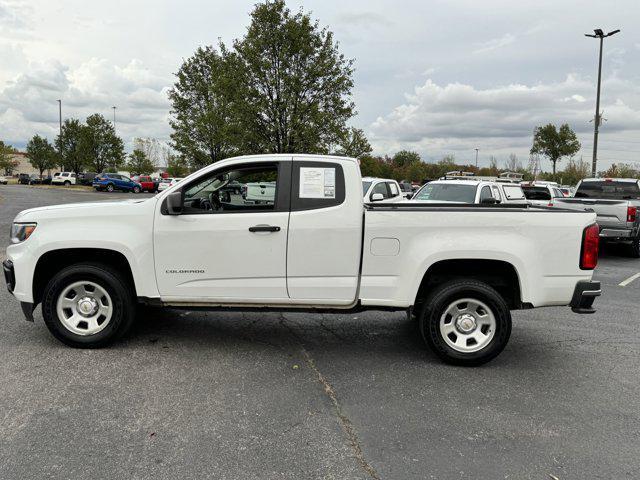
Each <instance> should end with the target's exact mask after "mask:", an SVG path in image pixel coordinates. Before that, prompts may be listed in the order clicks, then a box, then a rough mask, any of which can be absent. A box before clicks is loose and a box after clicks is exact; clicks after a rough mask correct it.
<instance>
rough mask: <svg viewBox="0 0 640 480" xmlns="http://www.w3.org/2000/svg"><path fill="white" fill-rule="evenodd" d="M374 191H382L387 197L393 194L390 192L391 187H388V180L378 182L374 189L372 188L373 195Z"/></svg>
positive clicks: (384, 196) (383, 196) (383, 195)
mask: <svg viewBox="0 0 640 480" xmlns="http://www.w3.org/2000/svg"><path fill="white" fill-rule="evenodd" d="M374 193H381V194H382V198H385V199H386V198H389V197H390V196H391V194H390V193H389V188H388V187H387V182H380V183H378V184H376V185H375V186H374V187H373V190H371V196H373V194H374Z"/></svg>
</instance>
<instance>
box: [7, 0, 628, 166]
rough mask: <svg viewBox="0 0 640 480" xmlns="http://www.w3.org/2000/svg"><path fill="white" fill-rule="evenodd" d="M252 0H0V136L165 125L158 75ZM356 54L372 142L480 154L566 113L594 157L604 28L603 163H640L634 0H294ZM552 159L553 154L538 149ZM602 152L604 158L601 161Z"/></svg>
mask: <svg viewBox="0 0 640 480" xmlns="http://www.w3.org/2000/svg"><path fill="white" fill-rule="evenodd" d="M254 3H255V0H254V1H241V0H234V1H226V2H221V1H212V0H208V1H206V0H181V1H180V2H173V1H161V0H156V1H136V0H130V1H120V0H111V1H109V2H103V1H95V0H82V1H80V0H59V1H55V2H52V1H50V0H30V1H18V0H0V140H4V141H5V142H9V143H10V144H12V145H14V146H17V147H19V148H23V147H24V145H25V144H26V142H27V141H28V139H29V138H31V137H32V136H33V135H34V134H36V133H37V134H40V135H44V136H46V137H48V138H49V139H53V138H54V137H55V135H56V134H57V131H58V103H57V99H61V100H62V114H63V118H68V117H76V118H81V119H84V118H86V116H88V115H90V114H92V113H101V114H103V115H105V116H106V117H107V118H110V119H112V118H113V113H114V112H113V109H112V107H113V106H116V112H115V113H116V129H117V132H118V134H119V135H121V136H122V137H123V139H124V140H125V144H126V145H127V148H128V149H130V148H131V145H132V140H133V138H135V137H153V138H157V139H160V140H163V141H167V140H169V134H170V133H171V129H170V127H169V123H168V118H169V111H170V104H169V101H168V99H167V90H168V89H169V88H170V87H171V86H172V84H173V82H174V78H175V77H174V74H175V72H176V71H177V70H178V68H179V66H180V64H181V62H182V61H183V59H185V58H187V57H189V56H190V55H192V54H193V52H194V51H195V49H196V48H197V47H198V46H201V45H211V44H216V43H217V41H218V39H221V40H222V41H223V42H225V43H230V42H231V41H232V40H233V39H234V38H238V37H240V36H242V35H243V33H244V32H245V30H246V28H247V26H248V23H249V12H250V11H251V10H252V8H253V4H254ZM288 5H289V7H290V8H291V9H292V10H297V9H298V8H303V9H304V10H305V11H308V12H311V14H312V16H313V17H314V18H315V19H317V20H318V21H319V22H320V24H321V25H322V26H326V27H328V28H329V29H330V30H332V31H333V32H334V33H335V37H336V39H337V40H338V41H339V43H340V50H341V51H342V53H344V54H345V55H346V56H347V57H348V58H353V59H354V60H355V69H356V70H355V74H354V89H353V100H354V101H355V103H356V107H357V110H358V114H357V115H356V116H355V117H354V118H353V119H352V120H351V121H350V123H351V125H353V126H356V127H358V128H362V129H363V130H364V131H365V132H366V134H367V136H368V138H369V140H370V141H371V144H372V146H373V148H374V153H376V154H393V153H394V152H396V151H398V150H401V149H409V150H415V151H417V152H419V153H420V154H421V156H422V158H423V159H424V160H426V161H435V160H438V159H439V158H441V157H442V156H443V155H446V154H453V155H455V157H456V159H457V160H458V161H459V162H460V163H467V162H469V163H473V162H474V161H475V154H476V153H475V149H476V148H478V149H479V164H480V165H487V164H488V162H489V157H490V156H491V155H493V156H495V157H496V158H497V159H498V162H499V163H503V162H504V161H506V159H507V157H508V155H509V154H510V153H515V154H516V155H517V156H518V158H519V159H520V161H521V162H522V163H523V164H524V165H525V166H526V163H527V160H528V156H529V149H530V148H531V141H532V132H533V129H534V127H535V126H536V125H542V124H546V123H550V122H551V123H555V124H560V123H564V122H568V123H569V125H570V126H571V127H572V128H573V129H574V130H575V131H576V133H577V134H578V137H579V139H580V141H581V143H582V150H581V152H580V153H579V154H578V157H580V156H583V157H584V159H585V160H587V161H590V159H591V155H592V145H593V123H592V122H591V123H590V120H592V118H593V116H594V113H595V91H596V79H597V55H598V41H597V40H595V39H592V38H587V37H585V36H584V33H591V32H592V31H593V29H594V28H602V29H603V30H605V31H610V30H614V29H617V28H619V29H621V30H622V31H621V33H619V34H617V35H615V36H613V37H611V38H608V39H606V40H605V49H604V59H603V81H602V99H601V110H603V111H604V115H603V116H604V118H605V119H606V121H605V122H604V123H603V125H602V127H601V130H600V146H599V155H598V156H599V168H598V169H599V170H601V169H604V168H606V167H608V166H609V165H611V163H620V162H624V163H634V162H636V161H638V162H640V62H639V60H640V29H638V28H637V27H638V26H639V25H640V2H638V1H637V0H635V1H630V0H616V1H609V2H603V1H601V0H600V1H563V0H554V1H547V0H536V1H528V0H522V1H517V2H514V1H512V0H511V1H493V0H483V1H471V0H441V1H440V0H431V1H417V0H410V1H390V0H367V1H364V0H351V1H349V2H344V1H337V0H305V1H301V0H296V1H293V0H292V1H289V2H288ZM543 167H544V168H545V169H546V170H548V169H549V168H550V165H549V164H548V162H547V163H546V164H545V163H543ZM601 167H602V168H601Z"/></svg>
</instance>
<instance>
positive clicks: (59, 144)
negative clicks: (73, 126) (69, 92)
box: [58, 99, 64, 170]
mask: <svg viewBox="0 0 640 480" xmlns="http://www.w3.org/2000/svg"><path fill="white" fill-rule="evenodd" d="M58 123H59V125H60V130H59V132H60V134H59V136H58V140H59V142H58V153H59V154H60V161H62V162H63V163H64V160H63V159H62V99H58ZM62 169H63V170H64V165H63V166H62Z"/></svg>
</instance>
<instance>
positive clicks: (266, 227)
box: [249, 225, 280, 232]
mask: <svg viewBox="0 0 640 480" xmlns="http://www.w3.org/2000/svg"><path fill="white" fill-rule="evenodd" d="M249 231H250V232H279V231H280V227H276V226H275V225H255V226H253V227H249Z"/></svg>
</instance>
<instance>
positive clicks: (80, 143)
mask: <svg viewBox="0 0 640 480" xmlns="http://www.w3.org/2000/svg"><path fill="white" fill-rule="evenodd" d="M83 135H84V125H82V124H81V123H80V121H79V120H78V119H76V118H68V119H67V120H65V121H64V123H63V124H62V132H61V134H60V135H58V137H57V138H56V145H57V147H58V151H59V152H60V153H61V157H62V160H61V161H62V169H63V170H70V171H73V172H76V174H77V173H80V172H81V171H82V170H83V168H84V167H85V166H86V165H87V163H88V162H87V155H86V151H85V149H84V139H83Z"/></svg>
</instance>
